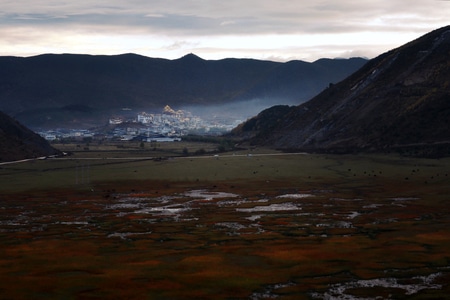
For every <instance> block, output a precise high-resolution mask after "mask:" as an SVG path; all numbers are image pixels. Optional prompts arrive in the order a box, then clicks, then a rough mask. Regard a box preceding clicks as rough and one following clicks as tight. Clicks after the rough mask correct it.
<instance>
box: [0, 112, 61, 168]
mask: <svg viewBox="0 0 450 300" xmlns="http://www.w3.org/2000/svg"><path fill="white" fill-rule="evenodd" d="M56 154H60V152H59V151H58V150H56V149H54V148H52V147H51V146H50V145H49V144H48V142H47V141H46V140H45V139H43V138H42V137H41V136H39V135H38V134H36V133H34V132H33V131H31V130H29V129H28V128H26V127H24V126H23V125H21V124H20V123H18V122H17V121H15V120H14V119H12V118H10V117H9V116H7V115H5V114H4V113H2V112H0V162H5V161H14V160H21V159H26V158H36V157H42V156H50V155H56Z"/></svg>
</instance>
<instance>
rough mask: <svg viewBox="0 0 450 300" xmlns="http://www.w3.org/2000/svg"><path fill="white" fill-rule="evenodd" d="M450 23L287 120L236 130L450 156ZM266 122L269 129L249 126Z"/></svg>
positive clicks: (280, 143) (277, 143)
mask: <svg viewBox="0 0 450 300" xmlns="http://www.w3.org/2000/svg"><path fill="white" fill-rule="evenodd" d="M449 57H450V26H447V27H443V28H440V29H437V30H435V31H432V32H430V33H428V34H426V35H424V36H422V37H420V38H418V39H417V40H414V41H412V42H410V43H408V44H406V45H404V46H402V47H399V48H397V49H394V50H391V51H389V52H387V53H384V54H382V55H380V56H378V57H376V58H374V59H372V60H370V61H369V62H368V63H367V64H365V65H364V66H363V67H362V68H361V69H359V70H358V71H356V72H355V73H354V74H352V75H350V76H349V77H347V78H346V79H344V80H343V81H341V82H339V83H337V84H334V85H330V86H329V87H328V88H327V89H326V90H324V91H323V92H321V93H320V94H318V95H317V96H316V97H314V98H312V99H311V100H310V101H307V102H305V103H303V104H301V105H299V106H294V107H291V108H290V109H289V110H288V111H287V112H286V113H285V114H284V115H282V116H280V115H278V114H276V117H274V118H270V119H267V115H270V111H272V110H275V111H278V110H279V107H274V108H269V109H268V110H266V111H263V112H261V113H260V114H259V115H258V116H256V117H254V119H251V120H249V121H248V122H246V123H244V124H241V125H240V126H238V127H237V128H236V129H234V131H233V134H234V135H237V136H241V137H246V138H248V139H249V140H250V142H251V143H252V144H256V145H266V146H271V147H275V148H280V149H296V150H305V151H323V152H342V153H349V152H355V151H378V152H379V151H401V152H408V153H410V154H415V155H425V156H441V155H450V129H449V128H450V127H449V120H450V60H449ZM261 118H264V123H266V127H270V130H259V129H258V128H255V127H252V126H250V125H249V124H250V123H253V124H257V123H260V121H258V119H261Z"/></svg>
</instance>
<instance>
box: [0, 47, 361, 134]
mask: <svg viewBox="0 0 450 300" xmlns="http://www.w3.org/2000/svg"><path fill="white" fill-rule="evenodd" d="M365 62H366V60H364V59H351V60H330V61H329V64H328V65H327V66H323V65H322V64H317V66H316V62H315V63H306V62H297V61H293V62H288V63H277V62H272V61H260V60H253V59H223V60H203V59H201V58H199V57H198V56H195V55H193V54H189V55H186V56H184V57H182V58H180V59H176V60H167V59H158V58H148V57H144V56H139V55H135V54H124V55H117V56H101V55H100V56H91V55H73V54H61V55H53V54H45V55H39V56H35V57H28V58H19V57H0V109H1V110H3V111H5V112H6V113H8V114H9V115H12V116H14V117H16V118H17V119H18V120H20V121H21V122H23V123H24V124H26V125H27V126H33V127H36V126H45V125H47V126H64V125H65V126H74V127H75V126H76V125H80V124H83V123H84V124H85V125H87V124H94V123H103V122H105V121H106V120H107V118H108V117H110V115H111V113H112V112H117V110H120V109H121V108H123V107H129V108H133V109H139V110H151V109H158V110H159V109H161V108H162V107H164V106H165V105H167V104H170V105H171V106H173V107H181V106H186V105H194V104H198V105H215V104H224V103H230V102H237V101H243V100H251V99H255V98H261V99H268V101H272V102H270V103H272V104H275V103H279V102H278V101H280V99H282V100H283V103H293V101H296V102H295V103H296V104H298V103H299V102H298V101H299V100H303V101H304V100H306V99H308V98H310V97H312V96H313V95H315V94H317V93H318V92H319V91H320V90H322V89H323V88H325V87H326V86H327V85H328V84H329V83H330V82H336V81H339V80H341V79H343V78H345V76H348V75H349V74H351V73H352V72H354V71H355V70H357V69H358V68H359V67H361V66H362V65H363V64H364V63H365ZM299 95H304V98H303V97H299ZM274 99H275V100H274Z"/></svg>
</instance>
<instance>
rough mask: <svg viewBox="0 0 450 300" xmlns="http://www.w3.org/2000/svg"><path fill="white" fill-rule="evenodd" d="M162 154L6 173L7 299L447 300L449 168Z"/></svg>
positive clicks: (8, 168)
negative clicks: (390, 299)
mask: <svg viewBox="0 0 450 300" xmlns="http://www.w3.org/2000/svg"><path fill="white" fill-rule="evenodd" d="M118 146H119V147H118ZM153 146H154V147H151V148H150V147H147V148H144V149H142V147H141V146H140V145H138V144H123V145H101V147H102V148H97V149H95V148H94V147H93V146H92V145H89V150H87V149H86V150H85V147H77V146H76V145H64V146H61V148H62V149H64V150H65V151H71V152H73V155H72V156H69V157H66V158H58V159H47V160H37V161H32V162H26V163H21V164H11V165H3V166H1V168H0V179H1V184H0V194H1V196H0V197H1V198H0V244H1V247H0V279H1V280H0V298H2V299H31V298H33V299H39V298H42V299H272V298H276V297H277V299H322V298H329V299H333V297H335V298H334V299H340V298H344V297H347V298H345V299H360V298H364V297H366V298H367V297H372V298H374V297H381V298H383V299H388V298H392V299H406V298H408V299H430V298H435V299H439V298H445V297H446V295H448V294H449V292H450V286H449V285H448V282H450V269H449V267H450V254H449V253H450V229H449V228H450V227H449V225H450V207H449V205H448V201H449V195H450V177H449V175H448V173H450V159H439V160H437V159H413V158H404V157H400V156H395V155H354V156H344V155H342V156H341V155H340V156H334V155H315V154H283V153H277V152H274V151H270V150H267V149H252V150H240V151H234V152H228V153H220V154H216V153H215V152H214V153H212V154H209V155H208V154H207V155H205V156H192V155H188V156H186V155H185V154H186V150H185V149H188V151H187V153H188V154H189V153H195V151H196V150H197V149H204V150H206V152H208V151H214V150H215V147H216V146H215V145H211V144H196V143H187V144H184V143H170V144H163V143H161V144H160V145H153ZM98 147H100V145H99V146H98ZM80 148H81V149H80ZM216 155H218V156H216Z"/></svg>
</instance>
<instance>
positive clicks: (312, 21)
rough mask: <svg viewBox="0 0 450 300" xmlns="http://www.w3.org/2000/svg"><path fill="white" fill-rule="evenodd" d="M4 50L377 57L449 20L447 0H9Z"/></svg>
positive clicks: (1, 30)
mask: <svg viewBox="0 0 450 300" xmlns="http://www.w3.org/2000/svg"><path fill="white" fill-rule="evenodd" d="M1 6H2V10H1V12H0V56H5V55H15V56H31V55H38V54H43V53H83V54H106V55H111V54H121V53H137V54H141V55H145V56H150V57H162V58H168V59H174V58H179V57H181V56H183V55H185V54H187V53H195V54H197V55H198V56H200V57H202V58H204V59H221V58H226V57H238V58H240V57H245V58H256V59H271V60H278V61H287V60H292V59H301V60H306V61H314V60H316V59H318V58H322V57H329V58H334V57H352V56H364V57H368V58H373V57H375V56H377V55H379V54H381V53H383V52H385V51H388V50H390V49H393V48H395V47H398V46H401V45H403V44H404V43H407V42H409V41H411V40H413V39H415V38H417V37H419V36H421V35H423V34H425V33H427V32H429V31H432V30H433V29H437V28H439V27H442V26H446V25H449V24H448V22H449V21H448V20H449V19H448V16H449V15H450V1H447V0H366V1H353V0H340V1H334V0H315V1H304V0H278V1H273V0H228V1H218V0H208V1H206V0H184V1H178V0H129V1H124V0H107V1H105V0H78V1H64V0H42V1H32V0H2V3H1Z"/></svg>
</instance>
